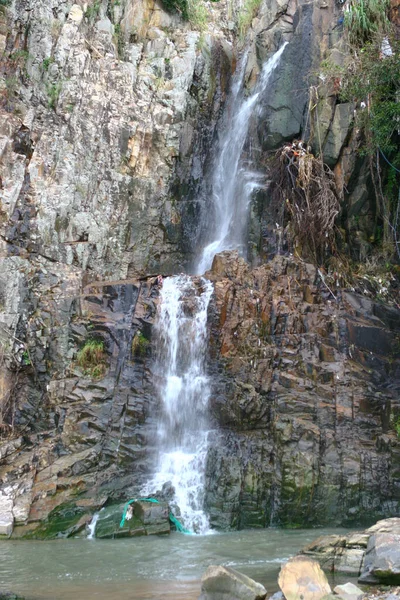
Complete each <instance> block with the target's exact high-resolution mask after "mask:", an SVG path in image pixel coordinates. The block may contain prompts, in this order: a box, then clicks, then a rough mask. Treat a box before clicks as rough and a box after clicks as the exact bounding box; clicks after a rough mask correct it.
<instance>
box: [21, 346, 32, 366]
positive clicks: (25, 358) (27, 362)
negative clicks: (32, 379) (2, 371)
mask: <svg viewBox="0 0 400 600" xmlns="http://www.w3.org/2000/svg"><path fill="white" fill-rule="evenodd" d="M21 364H22V365H24V367H30V366H31V364H32V363H31V359H30V356H29V352H28V351H27V350H25V351H24V352H23V353H22V360H21Z"/></svg>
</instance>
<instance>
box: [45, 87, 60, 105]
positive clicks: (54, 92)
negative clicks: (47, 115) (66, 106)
mask: <svg viewBox="0 0 400 600" xmlns="http://www.w3.org/2000/svg"><path fill="white" fill-rule="evenodd" d="M61 87H62V84H61V82H60V81H58V82H57V83H52V84H51V85H48V86H47V95H48V97H49V108H55V107H56V104H57V101H58V98H59V96H60V92H61Z"/></svg>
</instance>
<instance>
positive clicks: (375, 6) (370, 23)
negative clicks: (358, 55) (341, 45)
mask: <svg viewBox="0 0 400 600" xmlns="http://www.w3.org/2000/svg"><path fill="white" fill-rule="evenodd" d="M389 8H390V0H349V3H348V5H347V8H346V10H345V13H344V24H345V27H346V29H347V30H348V32H349V38H350V42H351V43H352V44H353V45H354V46H363V45H364V44H365V43H366V42H369V41H371V40H372V39H373V36H374V35H375V34H377V33H378V32H383V31H386V30H387V29H388V27H389V18H388V11H389Z"/></svg>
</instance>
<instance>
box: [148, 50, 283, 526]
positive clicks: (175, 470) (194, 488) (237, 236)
mask: <svg viewBox="0 0 400 600" xmlns="http://www.w3.org/2000/svg"><path fill="white" fill-rule="evenodd" d="M285 46H286V43H285V44H284V45H283V46H282V47H281V48H280V49H279V50H278V52H276V53H275V54H274V55H273V56H272V58H270V60H268V61H267V63H266V65H265V66H264V68H263V70H262V73H261V76H260V79H259V81H258V83H257V85H256V88H255V90H254V92H253V94H252V95H251V96H250V97H248V98H244V97H243V82H244V75H245V68H246V61H247V56H245V57H244V58H243V61H242V64H241V68H240V69H239V73H238V76H237V77H236V78H235V80H234V82H233V86H232V92H231V94H230V99H229V102H228V106H227V110H226V112H225V118H224V127H223V131H224V134H223V136H222V139H221V144H220V150H219V153H218V157H217V161H216V165H215V168H214V171H213V174H212V194H213V200H214V206H215V220H214V222H215V226H214V228H213V230H212V234H211V236H210V237H211V239H212V241H211V242H210V243H209V244H208V245H207V246H206V248H204V250H203V253H202V255H201V257H200V260H199V262H198V266H197V269H196V270H197V272H198V273H204V272H205V271H206V270H207V269H208V268H210V267H211V263H212V260H213V258H214V256H215V254H216V253H217V252H221V251H223V250H227V249H230V248H235V249H237V248H239V249H241V248H242V247H243V246H244V237H245V229H246V224H247V213H248V207H249V203H250V199H251V194H252V191H253V189H254V188H255V187H257V186H258V185H260V174H258V173H254V172H252V171H251V170H250V169H249V168H247V167H246V166H245V165H244V164H243V162H242V161H241V155H242V150H243V146H244V144H245V141H246V138H247V136H248V131H249V125H250V119H251V116H252V114H253V113H254V111H255V110H256V109H257V104H258V102H259V99H260V94H262V92H263V91H264V90H265V88H266V86H267V85H268V81H269V79H270V76H271V74H272V72H273V70H274V69H275V67H276V66H277V64H278V62H279V59H280V57H281V55H282V53H283V50H284V48H285ZM210 221H212V219H210ZM212 236H213V237H212ZM212 292H213V286H212V284H211V282H209V281H207V280H206V279H204V278H201V277H200V278H199V277H190V276H188V275H179V276H175V277H169V278H167V279H165V280H164V282H163V286H162V289H161V292H160V304H159V310H158V317H157V321H156V324H155V347H156V360H155V368H154V375H155V377H156V381H157V382H158V383H157V384H156V385H157V389H158V395H159V399H160V404H161V409H160V415H159V419H158V430H157V447H158V451H159V455H158V463H157V469H156V473H155V475H154V477H153V478H152V479H151V480H150V481H149V482H148V483H147V484H146V486H145V487H144V488H143V489H142V493H144V494H147V495H153V494H154V493H156V492H158V491H165V490H166V489H168V488H169V495H171V494H173V501H172V505H174V504H175V505H176V507H177V508H179V510H180V514H179V513H178V514H177V515H176V516H178V518H180V519H181V520H182V521H183V522H184V525H185V527H186V528H188V529H190V530H191V531H195V532H197V533H206V532H207V531H208V530H209V522H208V518H207V516H206V514H205V513H204V510H203V497H204V487H205V485H204V484H205V462H206V458H207V433H208V430H209V423H208V400H209V395H210V385H209V380H208V378H207V375H206V370H205V357H206V352H205V349H206V348H207V308H208V304H209V302H210V298H211V295H212ZM171 486H172V488H173V490H172V489H171Z"/></svg>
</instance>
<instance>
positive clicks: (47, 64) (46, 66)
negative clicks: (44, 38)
mask: <svg viewBox="0 0 400 600" xmlns="http://www.w3.org/2000/svg"><path fill="white" fill-rule="evenodd" d="M53 62H54V58H53V57H52V56H48V57H47V58H45V59H44V60H43V62H42V70H43V71H48V70H49V67H50V65H51V64H52V63H53Z"/></svg>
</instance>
